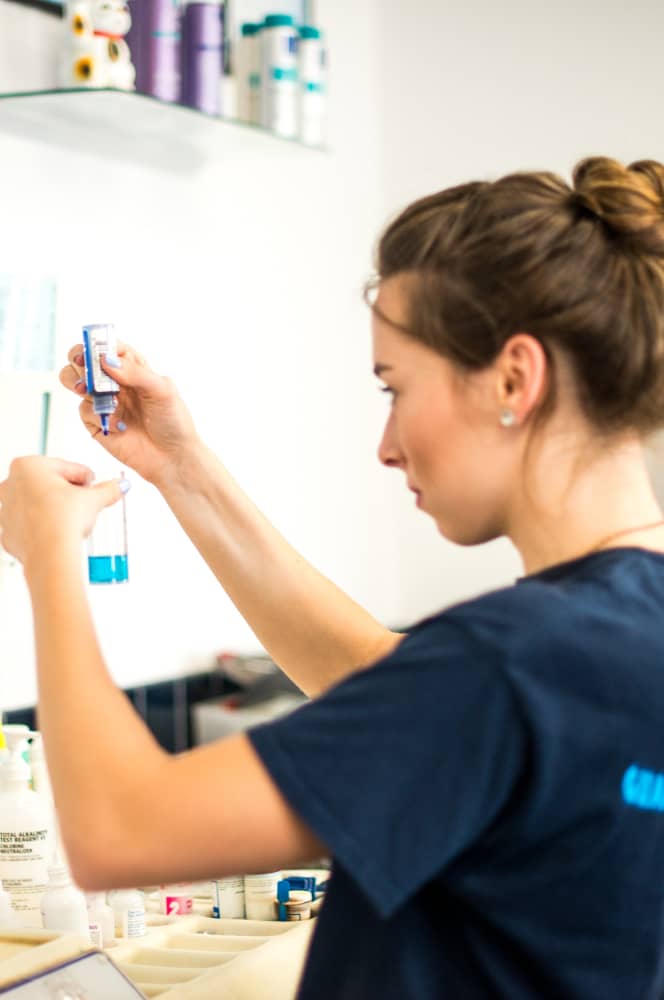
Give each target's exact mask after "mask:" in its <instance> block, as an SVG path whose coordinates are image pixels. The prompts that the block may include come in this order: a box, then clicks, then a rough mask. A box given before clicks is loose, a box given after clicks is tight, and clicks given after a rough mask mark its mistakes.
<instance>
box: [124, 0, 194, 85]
mask: <svg viewBox="0 0 664 1000" xmlns="http://www.w3.org/2000/svg"><path fill="white" fill-rule="evenodd" d="M129 10H130V13H131V28H130V29H129V34H128V35H127V37H126V41H127V44H128V45H129V49H130V52H131V58H132V62H133V63H134V66H135V67H136V90H138V91H139V92H140V93H142V94H151V95H152V96H153V97H158V98H159V99H160V100H162V101H178V100H179V99H180V13H181V11H180V2H179V0H130V4H129Z"/></svg>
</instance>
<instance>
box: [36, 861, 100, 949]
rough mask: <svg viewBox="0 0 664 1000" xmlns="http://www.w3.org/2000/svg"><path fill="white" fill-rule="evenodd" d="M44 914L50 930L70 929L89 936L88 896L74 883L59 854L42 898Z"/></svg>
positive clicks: (51, 869) (49, 874)
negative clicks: (86, 898) (86, 900)
mask: <svg viewBox="0 0 664 1000" xmlns="http://www.w3.org/2000/svg"><path fill="white" fill-rule="evenodd" d="M41 914H42V920H43V924H44V927H45V928H46V929H47V930H51V931H68V932H69V933H71V934H80V935H81V937H84V938H85V939H86V940H87V941H89V940H90V927H89V923H88V907H87V904H86V902H85V896H84V895H83V893H82V892H81V890H80V889H79V888H78V887H77V886H75V885H74V883H73V881H72V877H71V875H70V873H69V869H68V868H67V865H66V864H65V863H64V861H62V859H61V858H58V857H55V858H54V859H53V862H52V864H50V865H49V866H48V885H47V887H46V892H45V893H44V895H43V896H42V898H41Z"/></svg>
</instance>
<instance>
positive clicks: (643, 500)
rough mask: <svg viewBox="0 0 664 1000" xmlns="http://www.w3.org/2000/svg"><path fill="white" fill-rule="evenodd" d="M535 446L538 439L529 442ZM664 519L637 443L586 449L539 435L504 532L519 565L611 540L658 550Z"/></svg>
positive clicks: (554, 559)
mask: <svg viewBox="0 0 664 1000" xmlns="http://www.w3.org/2000/svg"><path fill="white" fill-rule="evenodd" d="M533 446H534V447H536V448H538V447H539V446H538V445H533ZM662 519H664V513H662V508H661V507H660V505H659V503H658V502H657V498H656V497H655V494H654V491H653V488H652V483H651V481H650V477H649V474H648V470H647V467H646V462H645V456H644V452H643V447H642V445H641V443H640V442H639V441H638V440H636V439H634V438H632V439H629V440H625V441H622V442H620V443H614V444H610V445H609V444H607V445H605V446H604V447H603V448H601V449H598V448H595V449H594V452H593V454H590V453H589V452H588V449H583V450H582V449H579V448H578V446H577V447H576V448H575V447H572V445H571V442H570V441H569V440H568V441H567V443H565V440H564V439H563V438H557V439H555V441H554V440H552V439H548V440H545V441H544V442H542V447H541V448H539V451H538V452H537V458H536V461H535V463H534V465H533V466H532V474H531V479H530V481H529V482H526V483H524V484H523V488H522V489H520V490H519V491H518V495H517V496H516V497H515V502H514V504H513V513H512V515H511V517H510V527H509V530H508V534H509V536H510V538H511V539H512V541H513V542H514V544H515V545H516V547H517V549H518V550H519V552H520V553H521V557H522V559H523V563H524V568H525V571H526V573H536V572H538V571H540V570H543V569H546V568H547V567H549V566H554V565H556V564H558V563H562V562H568V561H569V560H571V559H577V558H580V557H581V556H584V555H588V554H590V553H591V552H595V551H600V550H602V549H605V548H612V547H616V546H620V547H622V546H626V545H630V546H631V545H636V546H641V547H644V548H651V549H653V550H655V551H661V552H664V525H659V524H658V522H659V521H661V520H662Z"/></svg>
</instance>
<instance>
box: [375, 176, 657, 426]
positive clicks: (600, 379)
mask: <svg viewBox="0 0 664 1000" xmlns="http://www.w3.org/2000/svg"><path fill="white" fill-rule="evenodd" d="M376 271H377V275H376V277H375V278H374V279H372V281H370V282H368V284H367V289H366V295H367V296H368V295H369V293H370V291H371V289H373V288H375V287H376V286H377V285H378V284H379V283H380V282H381V281H384V280H385V279H387V278H390V277H392V276H394V275H397V274H399V275H404V276H406V277H407V278H408V282H407V285H406V287H407V288H408V322H407V324H406V325H405V326H404V327H403V328H401V327H400V329H402V331H403V332H404V333H407V334H408V335H409V336H411V337H413V338H415V339H416V340H420V341H422V342H423V343H425V344H427V345H428V346H430V347H432V348H433V349H434V350H435V351H437V352H438V353H439V354H441V355H443V356H444V357H446V358H448V359H449V360H451V361H452V362H454V363H455V364H456V365H457V366H458V367H459V368H460V369H461V370H465V371H477V370H479V369H482V368H484V367H486V366H487V365H489V364H490V363H491V362H492V361H493V360H494V359H495V358H496V356H497V355H498V353H499V352H500V350H501V348H502V346H503V344H504V343H505V341H506V340H507V339H508V338H509V337H510V336H511V335H512V334H514V333H517V332H519V331H521V332H527V333H530V334H532V335H533V336H534V337H536V338H537V339H538V340H539V341H540V343H541V344H542V346H543V348H544V350H545V352H546V354H547V357H548V359H549V363H550V376H549V383H548V392H547V396H546V399H545V400H544V402H543V404H542V406H541V408H540V414H539V415H540V416H543V415H544V413H545V412H546V411H547V410H549V409H550V408H551V406H552V405H553V401H554V395H555V369H554V360H555V357H554V355H555V352H556V350H560V351H562V352H564V354H565V355H566V357H567V358H568V359H569V361H570V362H571V366H572V369H573V371H574V373H575V376H576V382H577V387H578V396H579V402H580V404H581V406H582V408H583V411H584V413H585V415H586V417H587V418H588V419H589V420H590V421H591V423H592V424H593V425H594V426H595V427H596V428H597V429H600V430H602V431H603V432H606V433H613V432H620V431H627V430H630V431H632V430H633V431H637V432H639V433H642V434H646V433H648V432H650V431H652V430H655V429H656V428H657V427H659V426H661V425H662V424H664V167H663V166H662V165H661V164H660V163H657V162H655V161H653V160H643V161H639V162H637V163H632V164H631V165H630V166H628V167H625V166H623V165H622V164H620V163H618V162H617V161H616V160H611V159H607V158H605V157H592V158H590V159H585V160H582V161H581V162H580V163H578V164H577V165H576V167H575V169H574V171H573V174H572V186H570V185H568V184H567V183H566V182H565V181H564V180H563V179H562V178H560V177H558V176H556V175H555V174H552V173H534V172H533V173H518V174H510V175H509V176H506V177H503V178H501V179H499V180H497V181H494V182H493V183H489V182H472V183H469V184H464V185H461V186H459V187H454V188H449V189H447V190H445V191H442V192H440V193H438V194H433V195H430V196H429V197H426V198H422V199H420V200H419V201H416V202H414V203H413V204H412V205H410V206H409V207H408V208H406V209H405V210H404V211H403V212H401V214H400V215H399V216H398V217H397V218H396V219H395V220H394V221H393V222H391V223H390V225H388V227H387V229H386V230H385V232H384V233H383V235H382V237H381V238H380V241H379V243H378V247H377V253H376ZM373 308H374V309H375V308H376V307H375V306H373ZM383 318H384V319H387V317H383ZM388 321H389V320H388Z"/></svg>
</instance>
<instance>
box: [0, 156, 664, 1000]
mask: <svg viewBox="0 0 664 1000" xmlns="http://www.w3.org/2000/svg"><path fill="white" fill-rule="evenodd" d="M663 195H664V167H662V166H661V165H660V164H658V163H655V162H652V161H647V162H641V163H636V164H633V165H632V166H631V167H628V168H627V167H623V166H622V165H620V164H619V163H617V162H615V161H612V160H608V159H603V158H593V159H590V160H586V161H583V162H582V163H580V164H579V165H578V166H577V168H576V170H575V171H574V176H573V186H572V187H569V186H568V185H567V184H566V183H565V182H563V181H562V180H561V179H559V178H558V177H556V176H554V175H552V174H545V173H531V174H517V175H512V176H508V177H504V178H502V179H501V180H498V181H496V182H495V183H473V184H467V185H463V186H461V187H457V188H453V189H451V190H447V191H443V192H442V193H440V194H436V195H433V196H431V197H429V198H425V199H423V200H421V201H419V202H416V203H415V204H414V205H412V206H410V207H409V208H407V209H406V210H405V211H404V212H403V213H402V214H401V215H400V216H399V217H398V218H397V219H396V220H395V221H394V222H392V223H391V225H389V226H388V228H387V230H386V232H385V233H384V235H383V236H382V239H381V241H380V244H379V246H378V254H377V277H376V280H375V281H374V282H373V283H372V286H371V288H370V289H369V291H368V295H370V296H371V304H372V317H373V345H374V361H375V372H376V374H377V375H378V376H379V378H380V379H381V380H382V381H383V383H384V388H385V390H386V391H387V392H388V393H389V394H390V396H391V399H392V405H391V410H390V415H389V418H388V420H387V424H386V427H385V432H384V435H383V439H382V441H381V444H380V450H379V456H380V459H381V461H382V462H383V463H385V464H386V465H388V466H392V467H394V468H396V469H399V470H400V471H401V472H402V473H403V474H404V478H405V480H406V485H407V486H408V487H409V488H410V489H411V490H413V492H414V493H415V495H416V497H417V504H418V506H419V507H420V508H421V509H422V510H423V511H425V512H426V513H427V514H428V515H429V516H431V517H432V518H433V519H434V520H435V522H436V524H437V525H438V527H439V529H440V531H441V533H442V534H443V535H444V536H445V537H447V538H449V539H451V540H452V541H455V542H457V543H460V544H463V545H476V544H479V543H481V542H486V541H489V540H490V539H493V538H496V537H499V536H501V535H506V536H508V537H509V538H510V539H511V540H512V541H513V542H514V544H515V545H516V547H517V548H518V550H519V552H520V554H521V556H522V558H523V563H524V568H525V576H524V577H523V578H522V579H520V580H519V582H518V583H517V584H516V585H515V586H511V587H508V588H506V589H503V590H500V591H497V592H494V593H491V594H488V595H485V596H483V597H480V598H479V599H476V600H472V601H468V602H465V603H463V604H461V605H458V606H456V607H453V608H450V609H448V610H446V611H443V612H442V613H441V614H439V615H436V616H434V617H432V618H429V619H428V620H426V621H424V622H421V623H419V624H417V625H416V626H414V628H413V629H412V630H411V631H410V633H409V634H408V635H407V636H406V637H404V636H401V635H397V634H394V633H392V632H390V631H389V630H387V629H385V628H384V627H382V626H381V625H380V624H378V623H377V622H376V621H374V620H373V619H372V618H371V617H370V616H369V615H368V614H367V613H365V612H364V611H363V610H362V609H361V608H359V607H357V606H356V605H355V604H354V603H353V602H352V601H350V600H349V599H348V598H347V597H346V596H344V595H343V594H342V593H340V592H339V591H338V590H337V589H336V588H335V587H334V586H333V585H332V584H331V583H329V582H328V581H327V580H325V579H323V578H322V577H321V576H319V575H318V574H317V573H316V572H315V571H314V570H313V569H312V568H311V567H310V566H308V565H307V564H306V563H304V562H303V561H302V559H301V558H300V557H299V556H298V554H297V553H296V552H294V551H293V550H292V549H291V548H290V547H289V546H288V544H287V543H286V542H285V541H284V540H283V538H281V537H280V536H279V535H278V533H277V532H276V531H275V530H274V528H272V527H271V526H270V525H269V524H268V523H267V522H266V521H265V519H264V518H263V517H262V516H261V514H260V513H259V512H258V511H257V510H256V509H255V508H254V507H253V506H252V504H251V503H250V501H249V500H248V499H247V498H246V496H244V494H243V493H242V492H241V490H240V489H239V488H238V486H237V485H236V484H235V483H234V482H233V481H232V479H231V478H230V477H229V475H228V473H227V472H226V471H225V470H224V469H223V467H222V466H221V465H220V464H219V462H218V461H217V459H216V458H215V457H214V456H213V455H212V454H211V453H210V452H209V451H208V450H207V449H206V448H205V446H204V445H203V444H202V442H201V441H200V439H199V438H198V436H197V433H196V430H195V428H194V426H193V424H192V421H191V419H190V417H189V415H188V413H187V411H186V409H185V407H184V405H183V403H182V402H181V400H180V399H179V397H178V395H177V393H176V390H175V389H174V387H173V385H172V384H171V382H170V381H169V380H167V379H165V378H162V377H161V376H159V375H156V374H155V373H154V372H152V371H151V370H150V368H149V367H148V366H147V364H146V363H145V362H144V360H143V359H142V358H141V357H140V356H139V355H138V354H136V352H134V351H133V350H132V349H130V348H129V347H125V348H123V349H121V350H120V351H119V354H120V357H119V358H108V359H107V368H108V370H109V371H112V373H113V376H114V377H115V378H116V379H117V381H118V383H119V384H120V386H121V389H120V392H119V396H118V408H117V411H116V416H115V417H114V420H113V423H112V433H111V434H110V436H109V437H108V438H103V437H102V436H101V434H100V429H99V426H98V423H97V421H96V419H95V418H94V416H93V414H92V409H91V405H90V402H89V400H84V401H83V402H82V405H81V414H82V418H83V420H84V422H85V424H86V426H87V427H88V429H89V431H90V433H91V434H93V435H94V436H95V437H97V438H98V440H99V441H100V443H101V444H102V445H103V446H104V447H106V448H107V449H108V451H110V452H111V453H112V454H113V455H114V456H115V457H116V458H117V459H118V460H119V461H121V462H122V463H123V464H124V465H128V466H131V467H132V468H133V469H135V470H136V472H138V473H139V474H140V475H141V476H143V477H144V478H145V479H147V480H149V481H150V482H151V483H153V484H154V485H156V486H157V487H158V488H159V490H160V491H161V493H162V494H163V496H164V498H165V499H166V501H167V502H168V504H169V505H170V507H171V508H172V510H173V511H174V513H175V515H176V516H177V518H178V519H179V521H180V523H181V524H182V527H183V528H184V530H185V531H186V532H187V534H188V535H189V537H190V538H191V539H192V541H193V542H194V544H195V545H196V546H197V547H198V549H199V550H200V552H201V554H202V555H203V557H204V558H205V559H206V560H207V562H208V564H209V565H210V567H211V568H212V570H213V572H214V573H215V574H216V576H217V577H218V579H219V581H220V583H221V584H222V586H223V587H224V589H225V590H226V591H227V592H228V594H229V595H230V597H231V598H232V599H233V601H234V602H235V604H236V605H237V607H238V608H239V609H240V611H241V612H242V614H243V615H244V616H245V617H246V619H247V620H248V621H249V623H250V624H251V626H252V628H253V629H254V631H255V633H256V635H257V636H258V638H259V639H260V640H261V641H262V643H263V644H264V645H265V648H266V649H267V650H268V651H269V652H270V653H271V655H272V656H273V657H274V659H275V660H276V661H277V662H278V663H279V664H280V665H281V666H282V667H283V669H284V670H286V671H287V672H288V674H289V675H290V676H291V677H292V678H293V679H294V680H295V681H296V682H297V683H298V684H299V685H300V686H301V687H302V688H303V690H305V691H306V692H307V693H308V694H310V695H311V696H312V700H311V701H310V702H308V703H307V704H306V705H305V706H304V707H302V708H301V709H299V710H298V711H297V712H295V713H294V714H292V715H290V716H288V717H286V718H284V719H281V720H278V721H276V722H273V723H270V724H267V725H264V726H260V727H258V728H256V729H254V730H252V731H251V732H249V733H248V734H246V735H239V736H234V737H231V738H229V739H226V740H223V741H220V742H218V743H216V744H211V745H206V746H203V747H200V748H197V749H195V750H193V751H191V752H189V753H186V754H182V755H179V756H177V757H171V756H169V755H168V754H166V753H164V752H163V751H162V750H161V749H160V748H159V747H158V746H157V745H156V743H155V741H154V739H153V738H152V736H151V735H150V733H149V732H148V730H147V729H146V728H145V726H144V725H143V723H142V722H141V721H140V720H139V718H138V717H137V716H136V715H135V714H134V713H133V711H132V709H131V707H130V706H129V704H128V703H127V700H126V698H125V696H124V695H123V694H122V692H120V691H118V690H117V689H116V688H115V687H114V685H113V683H112V681H111V679H110V677H109V674H108V672H107V670H106V667H105V666H104V663H103V661H102V657H101V654H100V651H99V646H98V643H97V639H96V637H95V634H94V629H93V625H92V622H91V618H90V613H89V610H88V607H87V602H86V597H85V587H84V584H83V582H82V580H81V574H80V543H81V538H82V537H83V536H84V535H85V534H86V533H87V532H88V531H89V530H90V528H91V526H92V524H93V522H94V518H95V515H96V514H97V512H98V511H99V510H100V509H101V508H102V507H103V506H105V505H108V504H111V503H113V502H114V501H115V500H116V499H117V498H118V496H119V495H120V494H119V485H118V483H117V482H112V483H106V484H101V485H99V486H94V487H92V488H81V487H84V486H87V485H88V484H89V482H90V473H89V471H88V470H87V469H85V468H83V467H81V466H78V465H75V464H71V463H66V462H60V461H56V460H52V459H51V460H49V459H43V458H23V459H19V460H17V461H15V462H14V463H13V465H12V469H11V474H10V476H9V479H8V480H7V481H5V482H4V483H3V484H2V485H0V502H1V503H2V509H1V510H0V526H1V528H2V533H3V544H4V545H5V546H6V548H7V549H8V550H9V551H10V552H12V553H13V554H14V555H15V556H16V557H17V558H19V559H20V560H21V561H22V563H23V565H24V569H25V575H26V579H27V582H28V586H29V588H30V592H31V596H32V602H33V608H34V619H35V634H36V649H37V660H38V672H39V692H40V693H39V713H40V726H41V728H42V730H43V732H44V738H45V740H46V746H47V751H48V759H49V766H50V770H51V775H52V782H53V786H54V791H55V797H56V801H57V803H58V810H59V815H60V822H61V826H62V833H63V836H64V840H65V844H66V847H67V851H68V854H69V857H70V861H71V864H72V867H73V871H74V874H75V877H76V879H77V881H78V883H79V884H80V885H81V886H83V887H84V888H86V889H100V888H107V887H109V886H133V885H141V884H146V883H154V882H158V881H160V882H164V881H165V882H171V881H176V880H180V879H185V878H187V879H189V878H191V879H198V878H204V877H210V876H213V875H214V876H219V875H223V874H231V873H238V872H246V871H252V870H253V871H270V870H273V869H275V868H281V867H289V866H292V865H294V864H296V863H298V862H300V863H301V862H302V861H304V860H306V859H307V858H315V857H319V856H320V855H321V853H325V852H329V853H330V854H331V855H332V856H333V858H334V874H333V878H332V884H331V888H330V891H329V893H328V896H327V899H326V902H325V904H324V906H323V909H322V912H321V916H320V918H319V925H318V927H317V930H316V934H315V936H314V941H313V945H312V949H311V953H310V956H309V958H308V962H307V966H306V969H305V973H304V977H303V981H302V984H301V988H300V996H301V997H302V998H309V997H314V996H315V997H321V996H323V997H333V998H341V997H343V998H358V1000H368V998H371V997H380V998H381V1000H384V998H389V997H394V998H399V1000H404V998H411V997H412V998H416V1000H425V998H429V997H445V998H448V997H449V998H454V1000H457V998H462V997H463V998H466V997H473V998H475V997H505V998H509V1000H515V998H520V997H524V998H525V997H528V998H535V997H537V998H541V997H551V998H554V997H555V998H556V1000H558V998H561V997H565V998H579V1000H581V998H582V1000H592V998H598V1000H599V998H601V1000H607V998H611V997H614V998H616V1000H628V998H631V997H634V998H636V997H638V998H653V1000H655V998H661V996H662V993H663V991H664V629H663V628H662V607H663V606H664V520H663V515H662V511H661V509H660V507H659V505H658V503H657V501H656V499H655V496H654V495H653V492H652V489H651V486H650V482H649V479H648V475H647V472H646V467H645V464H644V458H643V450H642V441H643V439H644V436H645V435H646V434H648V433H649V432H650V431H652V430H654V429H655V428H656V427H658V426H659V425H660V424H661V423H663V422H664V209H663ZM81 365H82V358H81V356H80V347H76V348H74V349H73V350H72V352H71V354H70V364H69V366H68V367H67V368H65V369H64V370H63V372H62V381H63V382H64V384H65V385H66V386H67V387H68V388H70V389H74V390H75V391H77V392H79V393H83V392H84V388H83V387H82V385H81V383H80V381H79V380H80V376H81ZM100 715H101V716H102V717H103V720H104V725H103V726H101V727H99V726H98V725H97V719H98V718H99V716H100ZM118 731H122V733H123V745H124V752H123V754H122V755H118V754H117V752H116V747H117V732H118ZM72 732H76V733H77V741H76V746H74V745H73V744H72V743H71V735H70V734H71V733H72ZM81 743H82V744H83V745H84V746H86V747H88V748H89V753H86V754H80V753H79V752H78V747H79V746H80V745H81ZM100 774H104V775H105V781H104V782H100V781H99V775H100ZM213 788H214V789H216V794H211V789H213ZM173 803H177V808H175V807H174V805H173ZM166 829H167V830H168V836H164V832H163V831H164V830H166Z"/></svg>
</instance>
